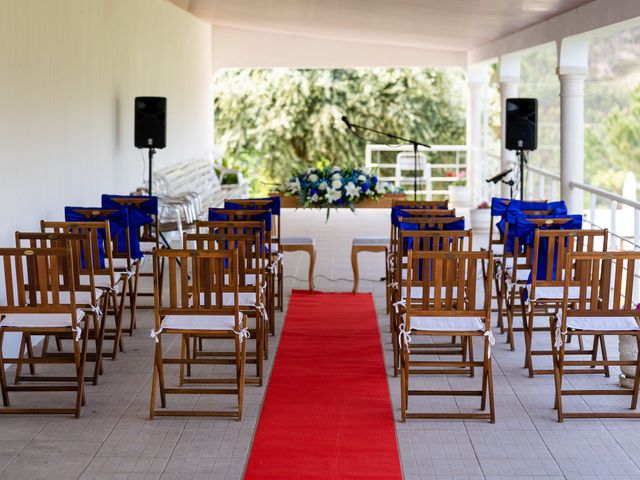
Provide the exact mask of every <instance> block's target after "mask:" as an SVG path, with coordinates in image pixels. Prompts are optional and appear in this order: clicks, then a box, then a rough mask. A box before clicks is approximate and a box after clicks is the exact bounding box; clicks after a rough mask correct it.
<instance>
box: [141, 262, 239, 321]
mask: <svg viewBox="0 0 640 480" xmlns="http://www.w3.org/2000/svg"><path fill="white" fill-rule="evenodd" d="M163 259H164V261H165V262H166V267H165V280H164V282H165V285H166V287H167V290H168V292H167V294H165V295H162V298H160V295H155V297H154V310H155V322H156V330H157V329H159V328H160V324H161V322H162V319H163V318H164V317H165V316H167V315H233V316H234V319H235V330H236V331H239V330H238V326H239V320H240V310H239V306H238V305H239V302H238V255H237V253H236V252H234V251H229V250H217V251H215V252H212V251H206V252H205V251H198V250H179V249H162V250H155V252H154V255H153V277H154V287H155V288H156V290H157V289H158V288H159V285H160V284H159V281H160V272H161V267H160V263H161V261H162V260H163ZM226 292H232V293H233V298H234V301H233V302H232V305H229V304H227V305H225V302H224V301H223V294H224V293H226ZM212 330H213V328H212Z"/></svg>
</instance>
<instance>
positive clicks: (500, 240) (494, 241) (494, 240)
mask: <svg viewBox="0 0 640 480" xmlns="http://www.w3.org/2000/svg"><path fill="white" fill-rule="evenodd" d="M501 202H502V203H504V204H505V205H509V204H510V203H511V200H509V199H508V198H503V199H501ZM525 202H538V203H548V200H525ZM496 218H497V216H496V215H491V223H490V224H489V249H491V246H492V245H500V244H504V237H503V236H502V235H500V236H499V237H498V238H494V237H493V234H494V228H495V224H496Z"/></svg>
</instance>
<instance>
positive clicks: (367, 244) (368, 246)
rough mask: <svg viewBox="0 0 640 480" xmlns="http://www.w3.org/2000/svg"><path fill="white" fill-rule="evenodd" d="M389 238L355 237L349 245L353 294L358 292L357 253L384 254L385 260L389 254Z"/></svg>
mask: <svg viewBox="0 0 640 480" xmlns="http://www.w3.org/2000/svg"><path fill="white" fill-rule="evenodd" d="M389 243H390V240H389V237H355V238H354V239H353V243H352V244H351V268H352V269H353V290H352V291H353V293H357V292H358V285H359V283H360V271H359V269H358V253H360V252H385V259H386V258H387V254H388V252H389Z"/></svg>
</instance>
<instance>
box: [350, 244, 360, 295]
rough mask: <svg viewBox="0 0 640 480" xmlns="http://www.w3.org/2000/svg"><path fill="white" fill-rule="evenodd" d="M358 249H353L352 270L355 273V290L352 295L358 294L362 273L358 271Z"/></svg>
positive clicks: (354, 247)
mask: <svg viewBox="0 0 640 480" xmlns="http://www.w3.org/2000/svg"><path fill="white" fill-rule="evenodd" d="M358 251H359V250H358V247H356V246H353V247H351V270H352V271H353V290H351V292H352V293H358V286H359V284H360V271H359V270H358Z"/></svg>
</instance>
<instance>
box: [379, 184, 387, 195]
mask: <svg viewBox="0 0 640 480" xmlns="http://www.w3.org/2000/svg"><path fill="white" fill-rule="evenodd" d="M386 191H387V189H386V188H385V186H384V183H381V182H378V183H376V193H378V194H380V195H383V194H384V193H385V192H386Z"/></svg>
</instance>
